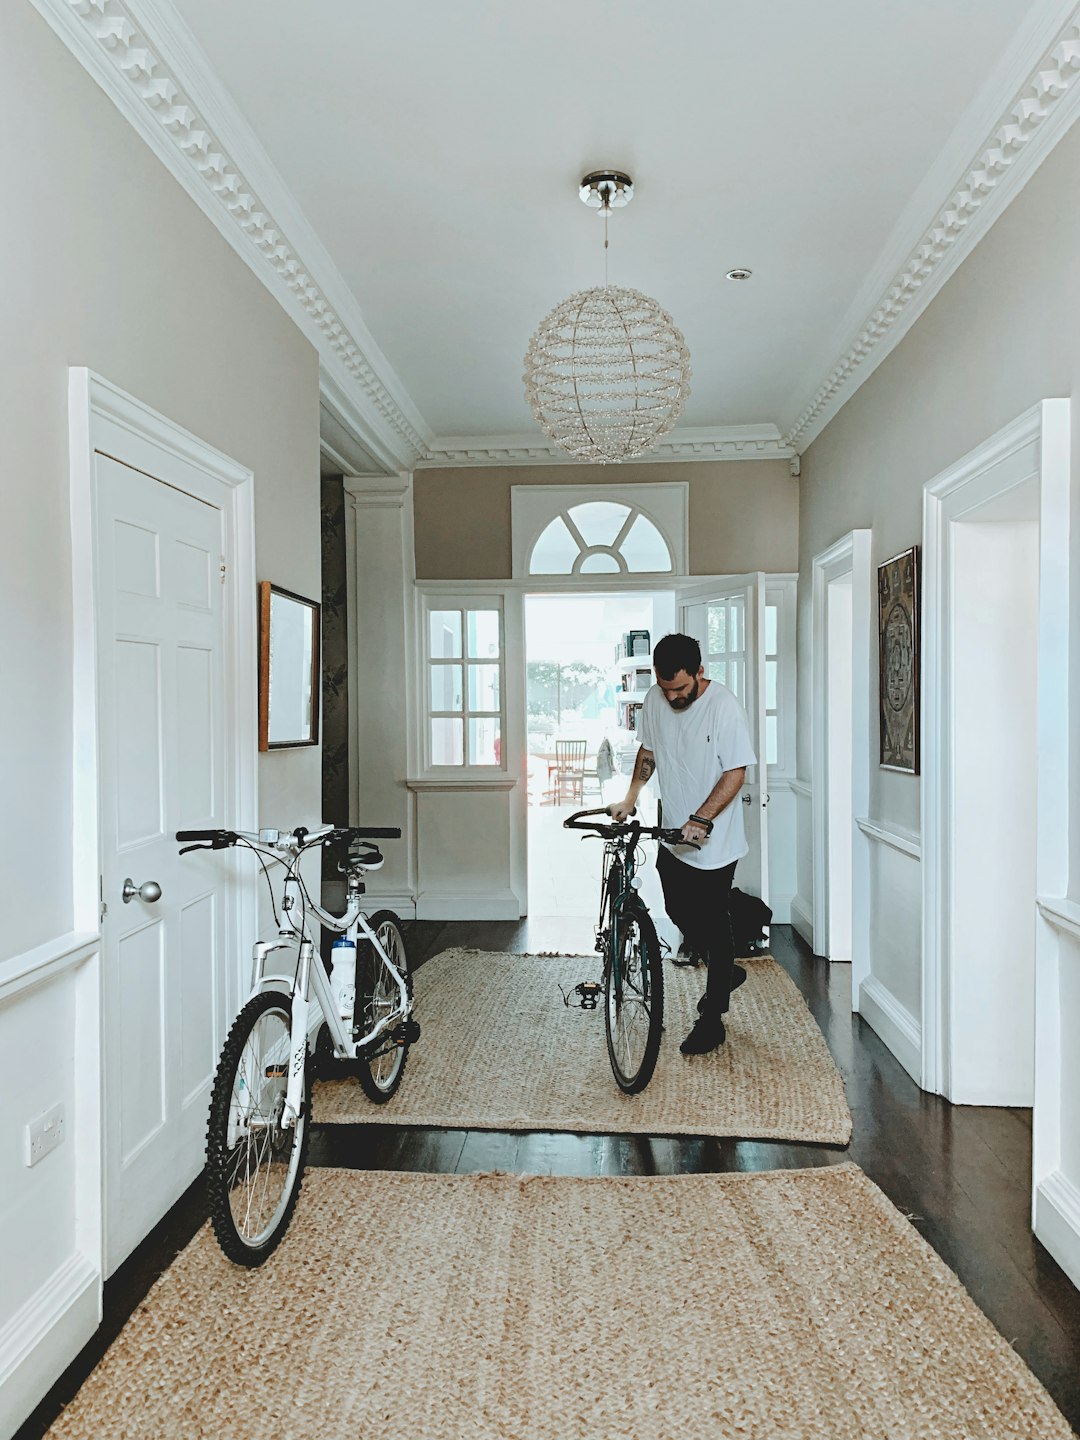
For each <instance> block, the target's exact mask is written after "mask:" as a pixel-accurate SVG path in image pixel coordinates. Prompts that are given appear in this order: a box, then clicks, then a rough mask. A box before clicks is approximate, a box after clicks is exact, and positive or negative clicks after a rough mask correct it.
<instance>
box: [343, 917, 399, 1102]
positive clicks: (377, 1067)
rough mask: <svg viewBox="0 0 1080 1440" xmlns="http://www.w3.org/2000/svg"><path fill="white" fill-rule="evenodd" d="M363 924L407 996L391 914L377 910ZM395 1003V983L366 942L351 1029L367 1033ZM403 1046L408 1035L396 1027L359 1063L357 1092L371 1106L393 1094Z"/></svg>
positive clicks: (360, 952)
mask: <svg viewBox="0 0 1080 1440" xmlns="http://www.w3.org/2000/svg"><path fill="white" fill-rule="evenodd" d="M368 924H369V925H370V926H371V928H372V930H374V932H375V935H376V937H377V938H378V941H379V944H380V945H381V946H382V948H383V949H384V950H385V951H386V953H387V955H388V956H389V957H390V959H391V960H392V961H393V963H394V965H395V966H396V967H397V969H398V970H399V971H400V972H401V974H402V975H403V976H404V977H405V988H406V989H407V990H408V992H409V994H410V995H412V977H411V975H410V974H409V957H408V955H407V954H406V953H405V937H404V935H402V933H401V921H400V920H399V919H398V917H397V916H396V915H395V914H394V913H393V911H391V910H380V911H378V912H377V914H375V915H373V916H372V917H371V919H370V920H369V921H368ZM400 1003H401V995H400V992H399V990H398V985H397V981H396V980H395V979H394V977H393V975H392V974H391V973H390V971H389V970H388V969H387V967H386V962H385V961H384V960H383V958H382V956H381V955H380V954H379V952H378V951H377V950H376V949H375V947H374V945H372V944H371V942H370V941H368V942H367V943H366V944H365V943H363V942H362V943H361V944H360V945H359V946H358V947H357V955H356V1023H357V1024H358V1025H362V1026H363V1027H364V1030H365V1031H367V1030H371V1029H373V1028H374V1026H375V1025H377V1024H378V1022H379V1021H380V1020H382V1019H384V1018H385V1017H386V1016H387V1015H392V1014H393V1013H394V1011H395V1010H397V1009H398V1008H399V1006H400ZM409 1045H410V1039H409V1032H408V1030H407V1029H406V1026H405V1024H404V1023H400V1022H399V1024H397V1025H394V1026H392V1027H391V1028H390V1030H389V1031H387V1032H384V1035H383V1037H382V1039H381V1041H378V1042H376V1046H375V1051H374V1053H373V1054H371V1055H369V1056H367V1057H366V1058H363V1059H361V1060H360V1062H359V1069H358V1071H357V1075H358V1078H359V1080H360V1088H361V1089H362V1090H363V1092H364V1094H365V1095H366V1096H367V1097H368V1099H369V1100H372V1101H374V1103H375V1104H376V1105H385V1104H386V1102H387V1101H388V1100H389V1099H390V1097H391V1096H392V1095H394V1094H396V1093H397V1088H398V1086H399V1085H400V1084H401V1077H402V1075H403V1074H404V1071H405V1062H406V1060H407V1059H408V1058H409Z"/></svg>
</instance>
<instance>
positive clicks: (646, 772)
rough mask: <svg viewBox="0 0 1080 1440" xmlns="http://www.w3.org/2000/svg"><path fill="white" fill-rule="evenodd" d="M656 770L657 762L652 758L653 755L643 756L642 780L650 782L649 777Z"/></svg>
mask: <svg viewBox="0 0 1080 1440" xmlns="http://www.w3.org/2000/svg"><path fill="white" fill-rule="evenodd" d="M655 769H656V761H655V760H654V759H653V758H652V756H651V755H643V756H642V757H641V778H642V780H648V778H649V776H650V775H651V774H652V773H653V771H654V770H655Z"/></svg>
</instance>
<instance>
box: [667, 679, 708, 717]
mask: <svg viewBox="0 0 1080 1440" xmlns="http://www.w3.org/2000/svg"><path fill="white" fill-rule="evenodd" d="M700 693H701V682H700V681H699V680H695V681H694V688H693V690H691V691H690V694H689V695H683V696H680V697H679V698H678V699H677V700H672V701H671V702H670V703H671V708H672V709H673V710H685V709H686V708H687V706H689V705H692V704H693V703H694V701H695V700H696V699H697V698H698V695H699V694H700Z"/></svg>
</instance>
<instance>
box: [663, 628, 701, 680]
mask: <svg viewBox="0 0 1080 1440" xmlns="http://www.w3.org/2000/svg"><path fill="white" fill-rule="evenodd" d="M652 661H653V668H654V669H655V671H656V673H657V675H659V676H660V679H661V680H673V679H674V678H675V676H676V675H677V674H678V673H679V671H680V670H685V671H686V673H687V674H688V675H696V674H697V672H698V671H699V670H700V669H701V646H700V645H699V644H698V642H697V641H696V640H695V639H694V637H693V636H692V635H665V636H664V638H663V639H662V640H658V641H657V642H656V646H655V648H654V649H653V652H652Z"/></svg>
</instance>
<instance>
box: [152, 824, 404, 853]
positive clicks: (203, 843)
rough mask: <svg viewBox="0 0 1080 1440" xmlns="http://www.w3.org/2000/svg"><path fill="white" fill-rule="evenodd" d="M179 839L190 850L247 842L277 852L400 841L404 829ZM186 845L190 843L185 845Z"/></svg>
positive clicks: (204, 834) (184, 834)
mask: <svg viewBox="0 0 1080 1440" xmlns="http://www.w3.org/2000/svg"><path fill="white" fill-rule="evenodd" d="M176 838H177V840H178V842H179V843H180V844H181V845H184V846H185V848H184V849H182V850H181V851H180V853H181V855H186V854H187V852H188V850H227V849H228V848H229V847H230V846H231V845H236V844H239V843H240V842H241V841H246V842H247V843H248V844H249V845H266V846H269V847H271V848H272V849H275V850H282V849H285V850H289V849H303V848H304V847H306V846H308V845H316V844H318V845H325V844H332V843H334V842H336V841H341V840H346V841H348V843H349V844H350V845H351V844H352V843H353V842H354V841H357V840H400V839H401V830H400V828H399V827H398V826H396V825H342V826H337V827H335V826H333V825H325V826H320V827H319V829H317V830H308V829H307V827H306V826H304V825H300V826H298V827H297V828H296V829H295V830H282V831H278V830H260V831H258V832H257V833H256V832H255V831H247V830H177V832H176ZM185 842H191V843H187V844H186V845H185Z"/></svg>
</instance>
